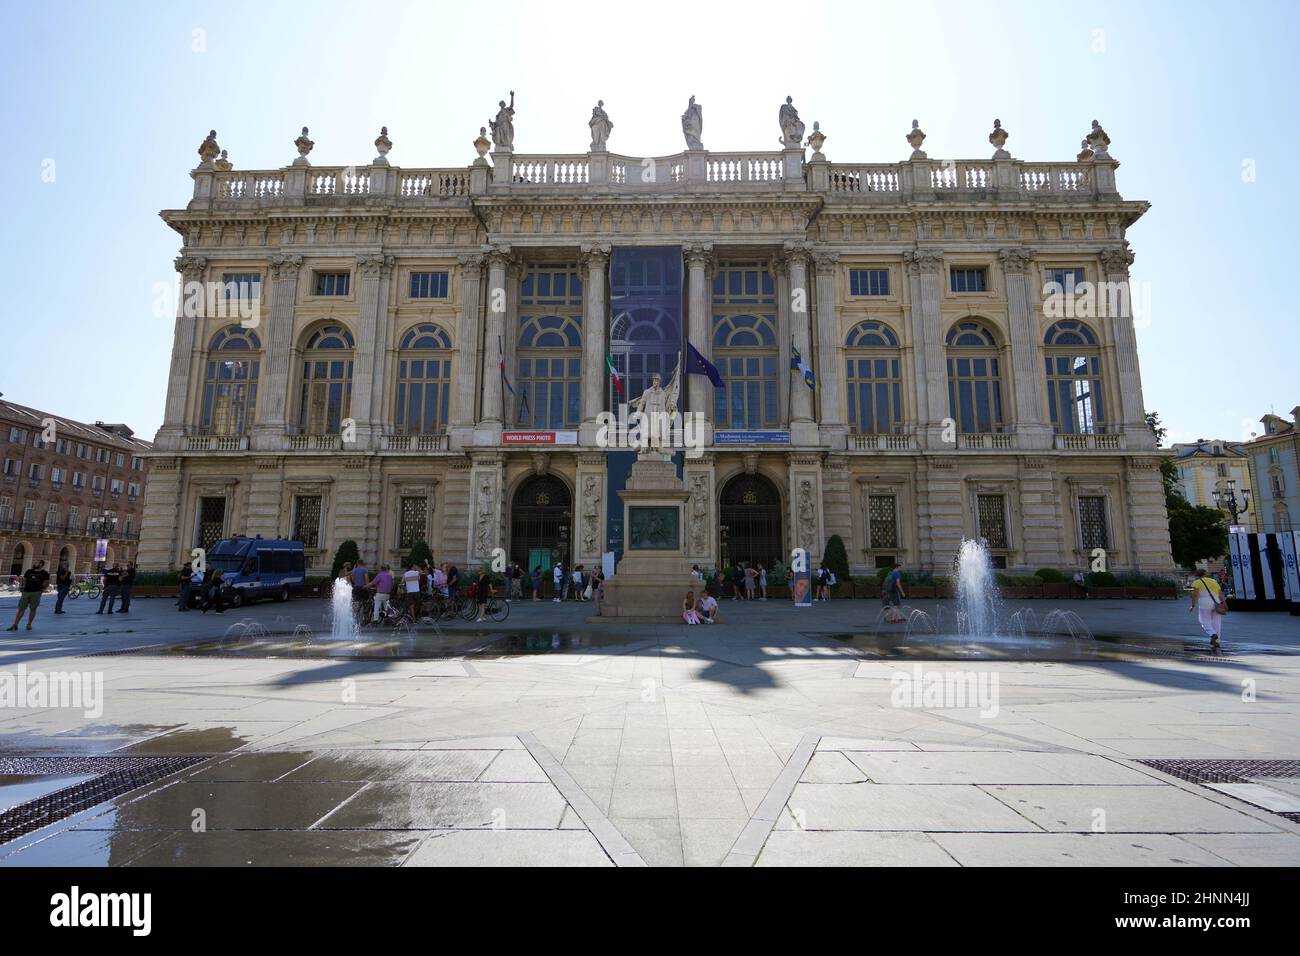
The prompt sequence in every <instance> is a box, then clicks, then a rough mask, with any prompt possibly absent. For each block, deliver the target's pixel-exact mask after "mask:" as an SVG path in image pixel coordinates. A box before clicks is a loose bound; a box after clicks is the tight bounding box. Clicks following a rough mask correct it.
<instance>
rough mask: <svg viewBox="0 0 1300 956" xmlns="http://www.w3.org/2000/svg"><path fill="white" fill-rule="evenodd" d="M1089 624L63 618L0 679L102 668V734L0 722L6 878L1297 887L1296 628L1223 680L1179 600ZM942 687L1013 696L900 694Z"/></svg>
mask: <svg viewBox="0 0 1300 956" xmlns="http://www.w3.org/2000/svg"><path fill="white" fill-rule="evenodd" d="M922 606H923V607H925V608H926V609H927V613H930V614H931V615H932V616H933V617H934V618H935V619H939V620H941V619H942V616H943V613H944V608H943V606H942V602H929V603H928V604H922ZM1071 607H1072V609H1073V610H1075V611H1076V612H1077V613H1078V614H1079V617H1080V620H1081V621H1083V622H1085V623H1086V625H1087V626H1088V627H1089V628H1090V629H1092V630H1094V631H1096V632H1097V633H1098V634H1099V635H1101V636H1100V637H1099V638H1098V639H1092V640H1075V639H1074V638H1071V637H1068V636H1065V635H1061V634H1053V635H1051V636H1046V635H1037V636H1035V635H1031V636H1030V638H1029V639H1018V640H1016V641H1011V642H1008V641H1001V640H999V641H982V642H962V641H954V640H952V639H951V637H950V636H949V635H935V634H923V633H913V634H911V635H910V636H909V635H908V634H907V633H906V628H902V629H899V628H889V627H882V626H880V625H879V623H878V614H879V607H878V605H877V604H876V603H875V602H867V601H837V602H831V603H830V604H827V605H818V606H816V607H814V608H812V609H806V610H796V609H794V608H791V607H790V606H789V605H787V604H785V603H784V602H769V603H767V604H759V603H755V604H746V603H744V602H735V603H732V602H723V606H722V623H720V624H719V625H716V626H713V627H695V628H686V627H684V626H672V625H664V626H655V625H638V626H633V627H616V626H611V625H608V624H607V623H604V622H592V621H591V620H589V618H590V607H589V606H581V605H577V604H570V605H552V604H550V603H549V602H543V603H540V604H537V605H531V602H517V603H516V604H515V605H514V606H513V607H512V613H511V619H510V620H509V621H507V622H505V623H504V624H503V625H487V626H472V625H465V624H463V623H459V622H458V623H457V624H454V625H452V626H450V627H445V628H442V629H441V630H439V631H434V630H431V629H430V630H416V631H412V632H406V633H393V632H377V631H369V630H367V631H365V632H363V634H362V635H361V637H360V638H359V639H358V640H356V641H351V642H342V643H335V642H329V641H325V640H322V638H321V636H320V635H321V634H322V633H323V632H324V631H326V630H327V628H326V627H324V626H323V622H322V617H321V615H322V611H323V608H322V606H321V604H320V602H309V601H302V602H291V603H290V604H289V605H258V606H254V607H252V608H248V609H242V610H241V611H240V612H238V616H235V615H234V614H233V613H231V614H227V615H226V616H225V618H224V619H223V618H215V617H214V616H213V615H207V616H201V615H195V614H190V615H186V616H185V617H181V616H180V615H179V614H177V613H176V612H175V611H174V610H170V609H169V608H167V607H166V606H165V605H164V603H163V602H160V601H155V602H137V605H136V606H135V607H134V608H133V613H132V615H131V616H130V618H129V619H127V620H120V619H118V618H117V617H116V616H115V617H114V618H113V619H104V618H95V617H93V616H88V615H86V614H82V613H72V614H69V615H67V616H66V617H67V620H64V619H62V618H59V619H38V629H37V630H36V631H34V632H32V633H31V634H19V635H17V636H16V637H10V638H9V639H7V640H4V641H2V642H0V680H3V679H4V675H5V674H11V675H12V674H15V673H18V672H19V671H18V669H19V668H20V667H21V668H23V669H25V672H26V673H27V674H28V675H32V674H35V675H37V678H38V679H39V678H40V677H41V676H42V675H49V674H53V673H54V672H66V671H84V672H86V673H88V674H94V675H97V676H98V677H100V678H101V679H102V682H103V688H104V699H103V708H102V713H97V714H94V715H93V716H88V715H87V711H86V710H85V709H84V708H78V707H75V706H45V705H42V706H23V707H18V706H13V705H12V703H11V704H9V705H6V706H0V822H3V821H6V820H8V821H10V823H12V822H13V821H14V820H16V819H17V817H18V816H19V815H21V814H20V811H23V810H24V808H27V814H28V816H27V819H28V823H26V824H23V825H22V826H21V827H19V826H14V827H12V828H11V829H10V830H9V831H8V833H9V835H8V836H6V835H5V831H4V830H3V829H0V865H3V866H29V865H41V866H48V865H95V866H100V865H223V866H224V865H229V866H243V865H386V866H387V865H485V864H486V865H490V864H518V865H530V864H553V865H559V864H565V865H639V864H650V865H720V864H727V865H754V864H758V865H781V864H809V865H834V864H855V865H895V864H898V865H906V864H924V863H933V864H936V865H971V864H975V865H1003V864H1005V865H1020V864H1024V863H1026V862H1043V863H1047V864H1060V865H1092V864H1098V865H1100V864H1142V863H1159V864H1165V865H1168V864H1178V865H1215V866H1225V865H1236V864H1287V865H1296V864H1300V825H1297V823H1296V822H1295V821H1294V820H1292V819H1291V818H1290V817H1289V816H1288V815H1287V811H1286V810H1285V808H1286V807H1289V806H1291V805H1292V802H1289V801H1294V799H1296V793H1294V792H1293V790H1294V789H1295V788H1297V787H1300V785H1298V784H1296V783H1295V781H1294V779H1291V778H1283V779H1277V778H1275V777H1269V776H1267V774H1265V773H1264V772H1263V771H1260V772H1259V773H1254V772H1252V771H1251V770H1250V767H1251V766H1262V765H1257V764H1252V763H1250V762H1251V761H1276V760H1279V759H1291V760H1294V759H1297V758H1300V720H1297V713H1298V711H1300V654H1297V652H1298V651H1300V620H1298V619H1296V618H1291V617H1289V616H1287V615H1281V614H1268V615H1247V614H1234V615H1232V616H1230V618H1229V619H1228V628H1229V630H1228V634H1227V635H1226V639H1225V648H1224V651H1223V653H1221V654H1218V655H1211V654H1209V653H1208V651H1209V648H1208V646H1207V645H1206V643H1205V641H1204V640H1203V638H1200V637H1198V635H1197V633H1196V629H1195V625H1194V622H1193V621H1192V620H1191V619H1190V617H1189V615H1187V613H1186V607H1185V605H1183V603H1182V602H1157V601H1147V602H1100V601H1099V602H1075V603H1073V604H1072V605H1071ZM308 632H310V633H308ZM931 678H935V679H936V680H935V681H934V685H935V686H939V687H942V686H943V685H944V683H945V681H947V684H948V685H949V686H951V685H953V683H954V679H955V682H956V683H957V684H962V683H963V682H964V683H965V684H966V685H968V686H969V687H970V688H971V689H972V690H973V691H975V690H979V691H980V692H981V693H985V692H987V693H985V696H984V697H980V698H979V699H971V700H945V699H942V697H937V698H935V699H933V700H931V699H930V698H929V697H928V696H925V695H922V694H919V693H918V694H915V695H902V696H901V697H900V695H899V693H898V690H899V687H900V685H903V686H905V685H906V684H907V682H908V681H921V680H925V681H927V682H928V681H930V679H931ZM1181 758H1193V759H1196V760H1210V761H1214V760H1222V761H1236V763H1233V764H1232V765H1233V766H1240V767H1242V768H1244V769H1241V770H1240V771H1239V773H1240V777H1241V780H1242V781H1244V783H1233V782H1229V783H1226V784H1224V783H1221V782H1218V783H1216V782H1215V781H1214V780H1210V779H1209V778H1207V781H1208V782H1206V783H1201V782H1198V780H1199V778H1195V779H1187V778H1186V776H1185V775H1184V777H1179V776H1178V775H1177V774H1174V773H1170V772H1166V769H1162V768H1168V767H1172V766H1174V764H1172V763H1170V762H1169V761H1176V760H1178V759H1181ZM6 760H8V761H9V763H6V762H5V761H6ZM150 761H175V762H174V763H157V764H150V763H149V762H150ZM1140 761H1154V763H1141V762H1140ZM1242 761H1245V763H1243V762H1242ZM149 766H155V767H157V768H162V769H163V770H165V772H164V773H162V775H161V776H154V777H150V778H149V779H147V780H144V776H135V777H133V776H131V774H137V775H147V774H148V772H149V771H148V767H149ZM140 780H143V782H138V783H137V781H140ZM121 786H127V787H129V789H127V790H125V791H122V792H117V788H119V787H121ZM1216 786H1217V787H1218V789H1215V787H1216ZM1234 788H1235V789H1234ZM104 794H109V795H108V796H106V797H105V796H103V795H104ZM101 797H102V799H101ZM42 801H43V802H42ZM33 807H39V808H41V812H45V813H47V814H48V816H47V817H44V818H40V819H35V818H33V817H32V816H31V808H33ZM1270 808H1272V809H1270ZM1099 809H1100V810H1103V811H1104V813H1105V820H1106V824H1105V827H1104V828H1103V830H1101V831H1098V829H1097V826H1096V817H1095V813H1096V811H1097V810H1099ZM59 814H62V815H59ZM1292 816H1294V814H1292ZM20 829H21V830H22V832H18V830H20Z"/></svg>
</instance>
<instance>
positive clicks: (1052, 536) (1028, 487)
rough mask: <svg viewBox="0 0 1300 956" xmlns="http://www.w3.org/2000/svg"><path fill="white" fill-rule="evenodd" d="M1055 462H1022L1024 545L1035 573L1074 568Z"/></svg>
mask: <svg viewBox="0 0 1300 956" xmlns="http://www.w3.org/2000/svg"><path fill="white" fill-rule="evenodd" d="M1055 462H1056V459H1054V458H1023V459H1021V460H1020V520H1021V528H1022V535H1021V536H1022V540H1021V542H1020V545H1021V551H1022V553H1023V554H1024V563H1025V566H1026V567H1028V568H1030V569H1032V570H1037V569H1038V568H1061V569H1064V568H1066V567H1067V566H1069V567H1073V566H1074V562H1073V561H1072V556H1071V555H1070V554H1069V541H1070V537H1069V532H1068V529H1065V523H1064V522H1065V517H1064V515H1063V513H1062V507H1061V493H1060V488H1059V487H1058V485H1057V481H1056V470H1055V468H1054V464H1055ZM1063 529H1065V530H1063Z"/></svg>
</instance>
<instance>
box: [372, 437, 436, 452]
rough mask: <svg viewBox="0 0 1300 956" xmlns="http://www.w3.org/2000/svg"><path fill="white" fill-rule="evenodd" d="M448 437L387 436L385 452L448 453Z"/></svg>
mask: <svg viewBox="0 0 1300 956" xmlns="http://www.w3.org/2000/svg"><path fill="white" fill-rule="evenodd" d="M448 447H449V444H448V439H447V436H446V435H385V436H384V451H408V452H429V451H446V450H447V449H448Z"/></svg>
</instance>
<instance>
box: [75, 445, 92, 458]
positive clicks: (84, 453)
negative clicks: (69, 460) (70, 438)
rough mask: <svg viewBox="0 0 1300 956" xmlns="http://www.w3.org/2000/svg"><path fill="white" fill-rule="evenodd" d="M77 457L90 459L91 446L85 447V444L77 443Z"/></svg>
mask: <svg viewBox="0 0 1300 956" xmlns="http://www.w3.org/2000/svg"><path fill="white" fill-rule="evenodd" d="M77 457H78V458H89V457H90V446H89V445H83V444H81V443H80V442H78V443H77Z"/></svg>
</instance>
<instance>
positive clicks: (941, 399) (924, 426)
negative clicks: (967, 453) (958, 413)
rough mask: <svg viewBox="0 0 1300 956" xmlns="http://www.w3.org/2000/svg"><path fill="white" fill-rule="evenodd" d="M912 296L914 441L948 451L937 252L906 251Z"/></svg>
mask: <svg viewBox="0 0 1300 956" xmlns="http://www.w3.org/2000/svg"><path fill="white" fill-rule="evenodd" d="M903 263H904V265H906V267H907V274H908V281H909V282H910V283H911V295H912V340H913V341H914V342H915V343H916V345H915V348H914V350H913V353H912V371H913V374H914V375H915V376H916V396H917V415H918V419H919V421H920V425H919V426H918V427H917V440H918V441H919V442H920V443H921V445H922V447H925V448H951V447H952V443H951V442H945V441H944V440H943V432H944V427H943V421H944V419H946V418H948V417H949V408H948V367H947V363H946V362H945V361H944V358H945V354H944V328H943V316H942V314H941V313H940V310H939V306H940V303H941V302H942V301H943V256H942V255H941V254H939V253H938V252H927V251H917V252H906V253H904V254H903Z"/></svg>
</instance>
